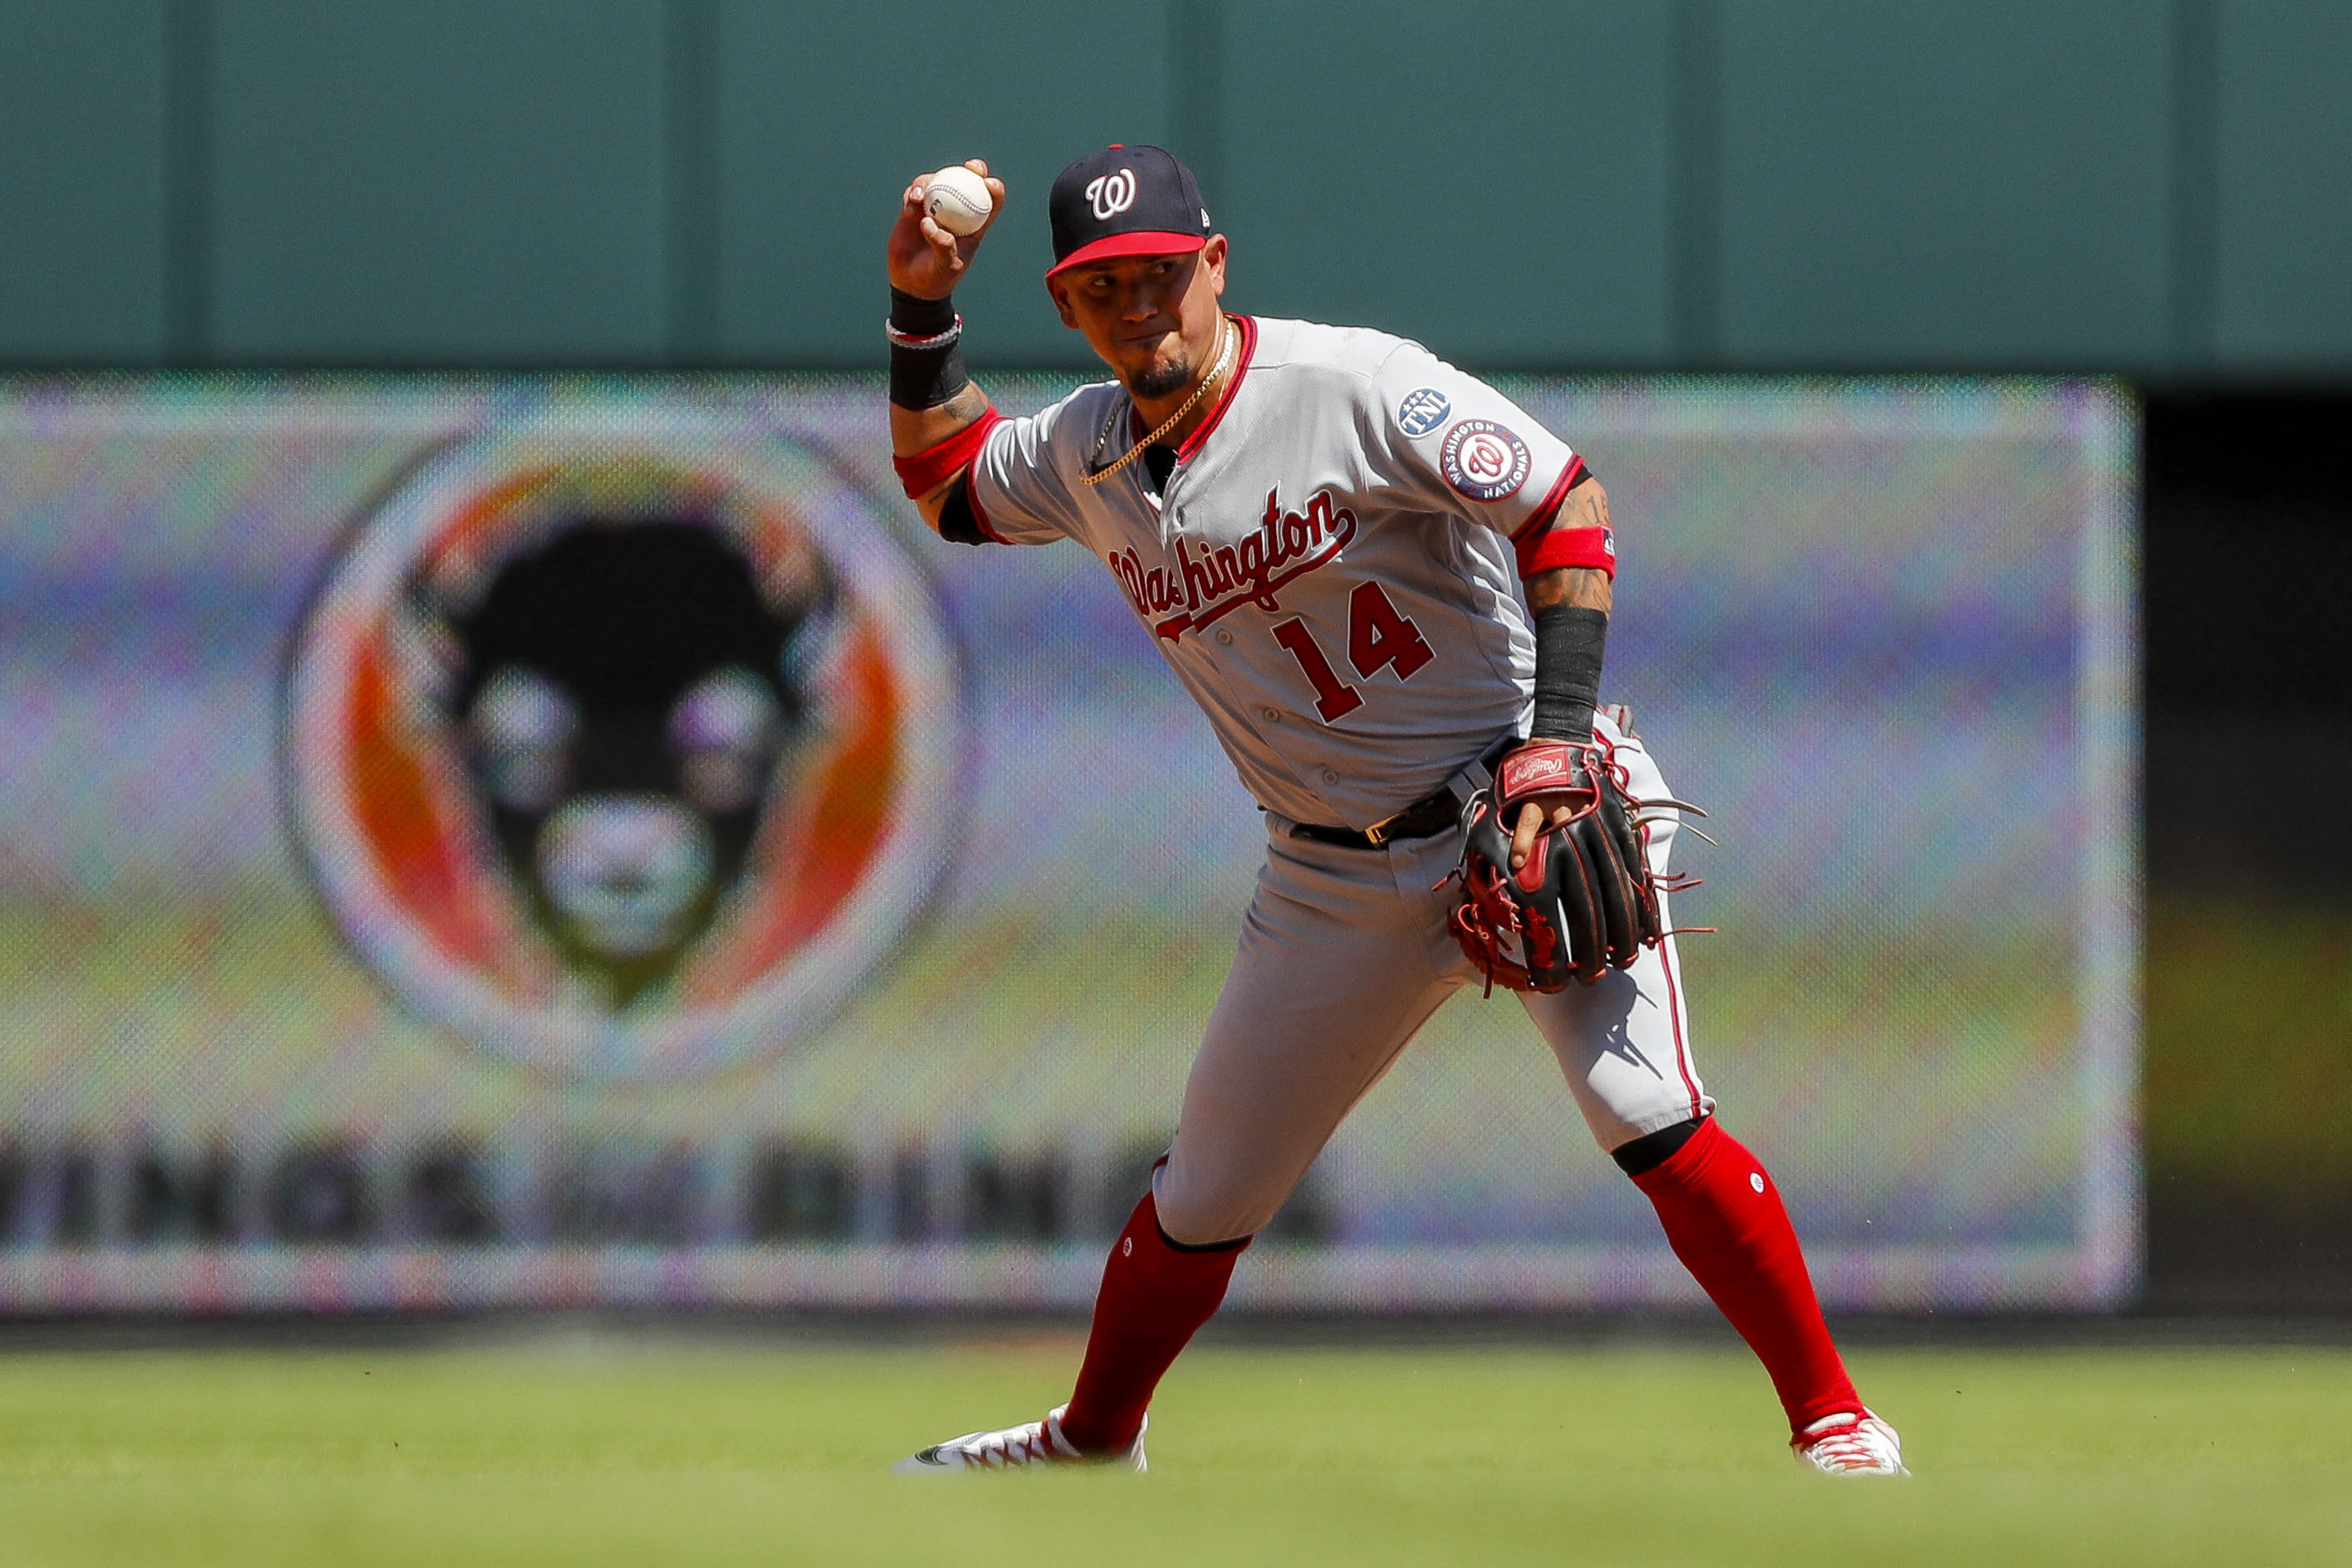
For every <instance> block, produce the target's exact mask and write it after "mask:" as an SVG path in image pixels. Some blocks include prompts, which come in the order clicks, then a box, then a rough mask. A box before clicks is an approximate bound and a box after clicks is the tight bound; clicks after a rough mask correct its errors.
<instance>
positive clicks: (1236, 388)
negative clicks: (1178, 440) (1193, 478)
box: [1176, 316, 1257, 463]
mask: <svg viewBox="0 0 2352 1568" xmlns="http://www.w3.org/2000/svg"><path fill="white" fill-rule="evenodd" d="M1229 319H1230V320H1232V321H1233V322H1234V325H1235V326H1238V327H1239V328H1240V329H1242V346H1241V352H1240V355H1239V356H1238V362H1237V363H1235V365H1234V379H1233V380H1232V381H1229V382H1226V383H1225V390H1224V391H1223V392H1219V393H1218V394H1217V401H1216V402H1214V403H1213V404H1212V405H1211V406H1210V409H1209V417H1208V418H1206V419H1204V420H1202V422H1201V423H1199V424H1198V425H1197V426H1195V427H1194V429H1193V431H1192V434H1190V435H1188V436H1186V437H1185V438H1184V444H1183V445H1181V446H1180V447H1178V448H1177V449H1176V461H1177V462H1179V463H1181V462H1183V461H1184V460H1185V459H1186V458H1189V457H1190V456H1192V454H1194V453H1195V452H1198V451H1199V450H1201V443H1202V442H1203V441H1206V440H1208V439H1209V432H1211V431H1213V430H1214V429H1216V428H1217V421H1219V420H1221V419H1223V418H1224V417H1225V410H1227V409H1229V408H1231V407H1232V406H1233V405H1234V393H1235V392H1240V391H1241V390H1242V378H1243V377H1244V376H1245V375H1247V374H1249V367H1250V356H1251V355H1252V354H1255V353H1256V352H1257V320H1256V318H1255V317H1250V316H1234V317H1231V318H1229Z"/></svg>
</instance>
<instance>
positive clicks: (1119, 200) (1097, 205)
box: [1087, 169, 1135, 222]
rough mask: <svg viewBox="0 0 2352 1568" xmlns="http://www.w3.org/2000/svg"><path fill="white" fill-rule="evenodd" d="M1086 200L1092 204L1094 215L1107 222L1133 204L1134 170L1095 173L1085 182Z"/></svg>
mask: <svg viewBox="0 0 2352 1568" xmlns="http://www.w3.org/2000/svg"><path fill="white" fill-rule="evenodd" d="M1087 201H1089V202H1091V203H1092V204H1094V209H1095V216H1096V217H1097V218H1100V219H1102V220H1104V221H1105V222H1108V221H1109V220H1110V219H1112V218H1115V217H1117V216H1118V214H1121V213H1123V212H1125V211H1127V209H1128V208H1129V207H1131V206H1133V205H1135V171H1134V170H1132V169H1121V170H1120V171H1119V172H1118V173H1116V174H1097V175H1096V176H1095V177H1094V178H1093V179H1091V180H1089V181H1087Z"/></svg>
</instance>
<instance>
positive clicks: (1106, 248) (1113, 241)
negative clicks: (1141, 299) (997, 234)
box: [1045, 229, 1209, 277]
mask: <svg viewBox="0 0 2352 1568" xmlns="http://www.w3.org/2000/svg"><path fill="white" fill-rule="evenodd" d="M1208 243H1209V241H1208V237H1207V236H1206V235H1183V234H1173V233H1171V232H1169V231H1167V230H1165V229H1137V230H1136V231H1134V232H1133V233H1131V234H1123V235H1104V236H1103V237H1102V238H1100V239H1098V240H1096V241H1095V242H1094V243H1093V244H1091V245H1082V246H1078V248H1077V249H1076V250H1074V251H1072V252H1071V253H1070V254H1069V255H1067V256H1064V257H1063V258H1062V259H1061V260H1059V261H1057V262H1055V264H1054V265H1053V266H1052V267H1048V268H1046V269H1045V276H1046V277H1054V276H1055V274H1056V273H1062V272H1067V271H1068V270H1069V269H1070V268H1071V267H1084V266H1085V265H1086V264H1087V263H1088V262H1090V261H1108V260H1111V259H1112V258H1113V257H1115V256H1186V255H1190V254H1191V253H1192V252H1193V251H1196V250H1198V249H1200V248H1201V247H1202V246H1204V245H1207V244H1208Z"/></svg>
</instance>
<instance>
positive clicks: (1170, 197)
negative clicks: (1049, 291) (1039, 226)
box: [1045, 147, 1209, 277]
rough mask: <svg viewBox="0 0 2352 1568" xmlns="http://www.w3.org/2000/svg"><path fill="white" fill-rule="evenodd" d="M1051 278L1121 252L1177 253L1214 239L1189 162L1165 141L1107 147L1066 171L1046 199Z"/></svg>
mask: <svg viewBox="0 0 2352 1568" xmlns="http://www.w3.org/2000/svg"><path fill="white" fill-rule="evenodd" d="M1045 214H1046V216H1047V218H1048V219H1049V220H1050V221H1051V222H1052V224H1053V226H1054V265H1053V267H1052V268H1051V269H1050V270H1048V271H1047V272H1046V274H1045V276H1046V277H1053V276H1054V274H1055V273H1056V272H1059V271H1061V270H1062V269H1063V268H1065V267H1076V266H1079V265H1081V264H1082V263H1085V262H1089V261H1102V260H1105V259H1106V258H1108V257H1110V256H1173V255H1177V254H1179V253H1181V252H1184V251H1192V250H1198V249H1200V248H1201V247H1202V246H1204V245H1206V244H1208V243H1209V209H1208V206H1207V204H1205V203H1203V202H1202V200H1201V186H1200V183H1199V182H1197V181H1195V180H1194V179H1193V178H1192V170H1190V169H1187V168H1186V167H1184V162H1183V160H1182V159H1181V158H1179V157H1177V156H1176V154H1174V153H1173V152H1169V151H1168V150H1167V149H1166V148H1164V147H1106V148H1104V149H1103V150H1102V151H1101V152H1095V153H1089V154H1088V155H1087V156H1086V157H1084V158H1081V159H1079V160H1078V161H1077V162H1075V163H1073V164H1071V165H1070V166H1069V167H1068V168H1066V169H1065V170H1063V171H1062V172H1061V173H1060V175H1059V176H1057V177H1056V178H1055V181H1054V192H1053V194H1052V195H1050V196H1048V197H1047V198H1046V199H1045Z"/></svg>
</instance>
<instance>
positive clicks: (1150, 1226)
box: [1062, 1193, 1249, 1454]
mask: <svg viewBox="0 0 2352 1568" xmlns="http://www.w3.org/2000/svg"><path fill="white" fill-rule="evenodd" d="M1248 1245H1249V1239H1248V1238H1246V1237H1244V1238H1243V1239H1241V1240H1240V1241H1239V1242H1236V1243H1234V1245H1232V1246H1230V1247H1220V1248H1218V1249H1215V1250H1214V1251H1193V1250H1190V1249H1178V1248H1175V1247H1172V1246H1171V1245H1170V1244H1169V1241H1168V1239H1167V1238H1166V1237H1165V1236H1163V1235H1161V1234H1160V1209H1159V1206H1158V1205H1156V1204H1154V1203H1153V1202H1152V1200H1151V1195H1150V1193H1145V1194H1144V1195H1143V1201H1142V1202H1141V1203H1139V1204H1137V1205H1136V1206H1135V1213H1134V1214H1133V1215H1131V1216H1129V1218H1128V1221H1127V1228H1126V1229H1125V1230H1122V1231H1120V1232H1119V1236H1118V1240H1117V1241H1116V1242H1114V1243H1113V1244H1112V1246H1111V1249H1110V1261H1109V1262H1108V1263H1106V1264H1104V1265H1103V1282H1102V1292H1101V1293H1100V1294H1099V1295H1097V1296H1096V1297H1095V1324H1094V1329H1093V1332H1091V1333H1088V1334H1087V1359H1086V1361H1085V1362H1084V1363H1083V1364H1081V1365H1080V1366H1079V1368H1078V1387H1077V1392H1076V1393H1074V1394H1072V1395H1071V1396H1070V1407H1069V1408H1068V1410H1066V1411H1065V1412H1064V1413H1063V1416H1062V1436H1064V1437H1067V1438H1068V1439H1069V1440H1070V1441H1071V1442H1072V1443H1073V1444H1075V1445H1076V1447H1077V1448H1078V1450H1079V1452H1081V1453H1087V1454H1115V1453H1118V1452H1119V1451H1120V1450H1121V1449H1123V1448H1126V1447H1127V1446H1128V1445H1129V1443H1132V1442H1134V1441H1135V1434H1136V1433H1137V1431H1138V1430H1139V1429H1140V1428H1141V1427H1142V1426H1143V1410H1144V1406H1148V1405H1150V1403H1151V1391H1152V1390H1153V1389H1155V1388H1157V1387H1159V1386H1160V1375H1162V1374H1163V1373H1165V1372H1166V1371H1167V1370H1168V1367H1169V1364H1170V1363H1171V1362H1173V1361H1174V1360H1175V1359H1176V1353H1177V1352H1179V1351H1181V1350H1182V1349H1183V1348H1184V1345H1185V1343H1186V1342H1187V1341H1189V1340H1190V1339H1191V1338H1192V1336H1193V1334H1195V1333H1198V1332H1199V1331H1200V1327H1201V1325H1202V1323H1205V1322H1208V1321H1209V1319H1210V1317H1211V1316H1212V1315H1213V1313H1214V1312H1216V1310H1217V1303H1218V1302H1220V1301H1223V1300H1224V1299H1225V1285H1226V1282H1227V1281H1230V1280H1232V1278H1233V1277H1234V1263H1235V1262H1236V1261H1237V1260H1239V1259H1240V1257H1241V1255H1242V1249H1243V1248H1244V1247H1247V1246H1248Z"/></svg>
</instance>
